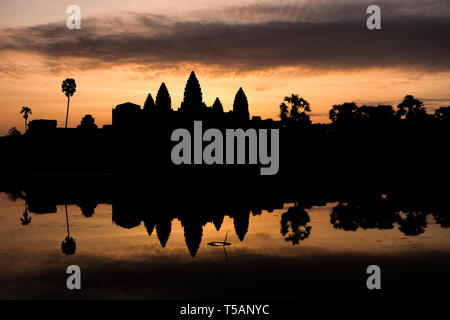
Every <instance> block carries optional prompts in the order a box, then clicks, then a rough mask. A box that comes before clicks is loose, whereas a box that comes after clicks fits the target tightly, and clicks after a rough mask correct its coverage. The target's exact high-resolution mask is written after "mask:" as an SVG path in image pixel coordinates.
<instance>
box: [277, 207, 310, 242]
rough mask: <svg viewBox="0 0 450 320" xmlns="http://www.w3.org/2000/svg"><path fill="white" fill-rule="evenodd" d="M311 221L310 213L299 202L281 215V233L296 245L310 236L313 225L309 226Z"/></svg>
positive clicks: (285, 238) (287, 240)
mask: <svg viewBox="0 0 450 320" xmlns="http://www.w3.org/2000/svg"><path fill="white" fill-rule="evenodd" d="M309 222H310V219H309V215H308V213H307V212H306V210H305V209H303V208H301V207H300V206H299V205H298V204H297V203H296V204H295V206H293V207H291V208H289V209H288V211H286V212H285V213H283V215H282V216H281V234H282V235H283V236H284V240H286V242H292V245H296V244H299V243H300V241H303V240H305V239H306V238H308V237H309V235H310V233H311V226H307V224H308V223H309Z"/></svg>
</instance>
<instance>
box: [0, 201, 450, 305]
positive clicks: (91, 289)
mask: <svg viewBox="0 0 450 320" xmlns="http://www.w3.org/2000/svg"><path fill="white" fill-rule="evenodd" d="M169 205H170V204H167V206H169ZM337 205H338V204H337V203H328V204H327V205H325V206H315V207H312V208H310V209H305V211H304V212H303V211H300V215H299V216H298V217H299V218H298V219H299V220H298V221H300V226H299V230H300V232H299V237H298V238H300V239H299V240H298V241H297V242H298V243H296V244H295V243H294V242H296V241H292V240H291V241H287V240H286V238H288V237H289V235H292V228H290V227H289V225H288V228H287V231H288V232H287V233H286V235H283V234H282V221H283V214H285V216H284V217H285V220H286V217H289V216H288V215H286V212H287V211H288V210H289V208H293V207H294V206H295V205H294V204H292V203H286V204H284V207H283V209H275V210H273V211H272V212H269V211H267V210H262V211H261V212H260V214H253V213H251V214H250V216H249V221H248V229H247V232H246V233H245V232H242V230H238V231H237V232H236V229H239V227H235V223H234V219H233V218H231V217H230V216H228V215H226V216H225V217H224V218H223V222H222V224H221V226H220V230H217V229H216V226H215V225H214V223H213V222H212V221H210V222H207V223H206V224H205V225H204V226H203V228H202V233H201V242H200V244H199V247H198V248H196V246H197V245H198V244H196V241H198V240H199V239H197V238H198V235H194V236H191V239H188V240H187V241H188V242H189V241H191V242H193V244H190V245H191V247H192V248H191V250H189V246H188V245H187V243H186V236H185V232H184V228H183V226H182V223H181V222H180V220H178V219H173V220H172V222H171V230H170V236H169V238H168V239H167V243H165V246H164V247H162V245H161V242H164V239H163V240H160V239H159V238H164V235H161V234H164V233H167V230H160V232H159V233H160V235H159V237H158V232H157V230H156V228H154V229H153V230H150V231H151V235H150V236H149V234H148V233H149V232H150V231H149V230H147V228H146V226H145V225H144V222H141V223H140V224H139V225H138V226H136V227H132V228H124V227H121V226H118V225H117V224H116V223H115V222H114V221H113V219H112V211H113V207H112V204H108V203H103V204H98V205H97V206H96V207H95V213H94V214H93V215H92V216H90V217H86V216H85V215H83V213H82V211H81V209H80V207H79V206H77V205H68V206H67V210H68V220H69V227H70V228H69V232H70V236H71V237H73V238H74V240H75V242H76V252H75V254H73V255H66V254H64V253H63V252H62V249H61V242H62V241H63V240H64V239H65V238H66V237H67V232H68V230H67V224H66V215H65V206H64V205H60V204H59V205H57V207H56V209H57V212H56V213H47V214H36V213H29V215H30V217H31V223H29V224H28V225H22V223H21V221H20V217H23V216H22V214H23V212H24V210H25V209H26V207H25V202H24V200H22V199H17V200H15V201H14V200H12V199H11V198H10V197H8V195H6V194H5V193H0V257H1V259H0V280H1V283H2V286H1V288H0V298H3V299H9V298H14V299H17V298H18V299H21V298H98V299H109V298H132V299H135V298H137V299H140V298H148V299H173V298H188V299H189V298H194V299H195V298H252V297H253V298H320V297H322V296H327V295H333V294H336V292H337V291H339V290H343V289H345V290H344V295H343V296H346V295H349V296H355V295H357V296H358V295H360V294H363V295H366V294H368V293H367V292H368V290H367V288H366V287H365V281H366V278H367V275H366V273H365V268H366V267H367V266H368V265H370V264H378V265H380V267H381V269H382V272H383V290H384V292H383V294H386V295H388V296H389V297H391V296H394V297H398V296H397V295H398V294H400V295H408V294H413V293H414V294H416V295H417V294H419V295H425V292H424V291H425V289H431V290H433V292H435V293H436V295H438V296H439V297H444V298H445V297H447V298H448V294H446V293H442V292H441V291H442V290H443V289H444V288H445V287H446V286H447V285H449V284H450V282H448V276H447V274H446V272H445V270H446V269H447V268H448V266H450V263H449V258H448V257H449V253H450V229H448V228H443V227H441V225H440V224H438V223H437V222H436V219H435V218H434V216H433V215H432V214H427V215H425V223H426V226H425V227H424V229H423V231H424V232H423V233H420V234H418V235H405V233H404V232H402V231H401V230H400V229H399V228H400V225H399V222H398V221H395V222H393V223H392V228H391V229H379V228H367V229H363V228H362V227H358V228H357V229H356V231H345V230H343V229H339V228H336V227H335V226H334V225H333V224H332V222H334V223H335V224H336V219H335V218H333V217H332V213H333V211H332V210H333V208H334V207H336V206H337ZM305 213H306V216H305ZM406 216H407V213H404V212H400V213H399V217H403V218H404V219H405V220H406ZM308 218H309V222H308ZM243 221H244V229H245V217H244V218H243ZM292 221H294V222H293V224H295V219H292ZM305 222H306V223H305ZM350 225H351V224H350ZM149 229H151V228H149ZM194 229H195V228H194ZM244 231H245V230H244ZM302 231H303V232H305V233H306V234H307V236H305V234H302V233H301V232H302ZM237 233H239V234H240V237H241V238H243V239H242V241H241V239H239V236H238V235H237ZM302 235H303V236H304V237H305V238H304V239H303V240H301V238H302ZM187 237H188V238H189V235H188V236H187ZM225 238H226V241H227V242H229V243H231V245H230V246H226V247H225V248H224V247H223V246H220V245H219V246H211V245H208V243H210V242H221V241H224V240H225ZM196 239H197V240H196ZM163 244H164V243H163ZM190 251H191V252H190ZM193 255H194V257H193ZM71 264H76V265H78V266H80V268H81V270H82V290H81V291H78V292H76V291H69V290H68V289H67V288H66V284H65V281H66V278H67V274H66V268H67V266H69V265H71Z"/></svg>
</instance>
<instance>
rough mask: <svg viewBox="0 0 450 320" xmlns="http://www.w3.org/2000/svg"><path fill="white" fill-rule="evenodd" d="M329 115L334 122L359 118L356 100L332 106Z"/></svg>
mask: <svg viewBox="0 0 450 320" xmlns="http://www.w3.org/2000/svg"><path fill="white" fill-rule="evenodd" d="M329 115H330V120H331V122H333V123H338V122H351V121H355V120H358V119H359V112H358V106H357V105H356V103H354V102H345V103H343V104H335V105H334V106H333V107H332V108H331V110H330V112H329Z"/></svg>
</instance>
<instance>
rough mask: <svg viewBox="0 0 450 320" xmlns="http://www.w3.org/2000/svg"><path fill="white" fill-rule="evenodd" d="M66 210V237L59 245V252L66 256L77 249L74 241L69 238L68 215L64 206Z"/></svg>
mask: <svg viewBox="0 0 450 320" xmlns="http://www.w3.org/2000/svg"><path fill="white" fill-rule="evenodd" d="M64 207H65V209H66V225H67V237H66V238H65V239H64V241H63V242H62V243H61V251H62V252H63V253H64V254H66V255H72V254H74V253H75V251H76V249H77V244H76V242H75V240H74V239H73V238H72V237H71V236H70V229H69V215H68V214H67V205H64Z"/></svg>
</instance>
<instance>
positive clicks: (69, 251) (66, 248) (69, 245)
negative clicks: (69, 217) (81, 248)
mask: <svg viewBox="0 0 450 320" xmlns="http://www.w3.org/2000/svg"><path fill="white" fill-rule="evenodd" d="M76 250H77V244H76V242H75V240H74V239H73V238H72V237H68V236H67V237H66V238H65V239H64V241H62V242H61V251H62V252H63V253H64V254H65V255H73V254H75V252H76Z"/></svg>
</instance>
